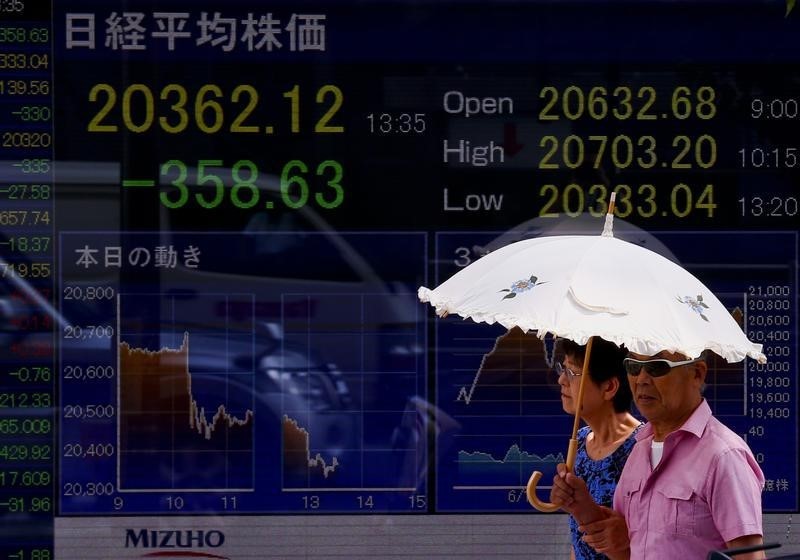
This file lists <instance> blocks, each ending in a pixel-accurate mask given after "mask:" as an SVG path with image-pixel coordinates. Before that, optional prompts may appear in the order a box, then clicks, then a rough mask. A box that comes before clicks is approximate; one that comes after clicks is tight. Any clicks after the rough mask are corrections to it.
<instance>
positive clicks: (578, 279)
mask: <svg viewBox="0 0 800 560" xmlns="http://www.w3.org/2000/svg"><path fill="white" fill-rule="evenodd" d="M418 295H419V298H420V300H422V301H423V302H430V303H431V305H433V306H434V307H435V308H436V312H437V313H438V314H439V315H440V316H442V315H448V314H458V315H460V316H462V317H464V318H470V319H472V320H474V321H477V322H485V323H489V324H492V323H500V324H501V325H503V326H505V327H507V328H512V327H515V326H516V327H520V328H522V329H523V330H525V331H535V332H536V333H537V334H538V336H539V337H544V336H545V335H546V334H547V333H552V334H553V335H556V336H559V337H564V338H569V339H571V340H574V341H575V342H577V343H578V344H586V342H587V341H588V340H589V338H590V337H591V336H594V335H597V336H601V337H603V338H605V339H606V340H609V341H611V342H614V343H615V344H617V345H622V344H624V345H625V346H626V347H627V348H628V350H630V351H632V352H635V353H637V354H644V355H652V354H657V353H658V352H660V351H662V350H667V351H670V352H680V353H681V354H685V355H686V356H689V357H697V356H699V355H700V354H701V353H702V352H703V350H706V349H709V350H712V351H713V352H715V353H716V354H718V355H719V356H721V357H722V358H724V359H725V360H726V361H728V362H737V361H741V360H743V359H744V358H745V356H750V357H751V358H754V359H756V360H758V361H760V362H765V361H766V358H765V356H764V354H763V353H762V352H761V345H760V344H754V343H752V342H750V341H749V340H748V339H747V337H746V336H745V334H744V332H742V329H741V327H740V326H739V325H738V323H736V321H735V320H734V319H733V317H732V316H731V313H730V311H729V310H728V309H727V308H726V307H725V306H724V305H723V304H722V303H721V302H720V301H719V299H717V297H716V296H715V295H714V294H713V293H711V291H710V290H709V289H708V288H707V287H706V286H705V285H703V283H702V282H700V281H699V280H698V279H697V278H696V277H695V276H693V275H692V274H691V273H689V272H688V271H687V270H685V269H684V268H682V267H681V266H679V265H677V264H675V263H674V262H672V261H670V260H668V259H666V258H664V257H662V256H661V255H659V254H657V253H654V252H653V251H650V250H648V249H645V248H643V247H640V246H639V245H634V244H633V243H628V242H626V241H622V240H620V239H616V238H615V237H613V236H612V235H610V234H609V233H606V234H604V235H596V236H588V235H564V236H551V237H539V238H535V239H528V240H524V241H518V242H516V243H511V244H509V245H506V246H505V247H502V248H500V249H497V250H496V251H493V252H491V253H489V254H488V255H485V256H483V257H481V258H480V259H478V260H477V261H475V262H474V263H473V264H471V265H469V266H468V267H466V268H464V269H463V270H461V271H459V272H458V273H456V274H455V275H453V276H452V277H451V278H450V279H448V280H447V281H446V282H444V283H443V284H441V285H440V286H439V287H437V288H436V289H434V290H430V289H428V288H425V287H422V288H420V289H419V294H418Z"/></svg>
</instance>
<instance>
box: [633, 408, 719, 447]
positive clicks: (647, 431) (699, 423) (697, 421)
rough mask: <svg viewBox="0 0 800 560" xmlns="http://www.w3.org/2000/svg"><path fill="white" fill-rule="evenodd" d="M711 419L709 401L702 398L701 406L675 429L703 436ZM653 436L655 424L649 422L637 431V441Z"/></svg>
mask: <svg viewBox="0 0 800 560" xmlns="http://www.w3.org/2000/svg"><path fill="white" fill-rule="evenodd" d="M710 419H711V407H710V406H708V401H706V400H705V399H703V400H702V402H701V403H700V406H698V407H697V408H695V409H694V412H692V414H691V416H689V418H687V419H686V422H684V423H683V425H682V426H681V427H680V428H678V429H677V430H675V431H676V432H680V431H683V432H689V433H690V434H694V435H695V436H696V437H698V438H699V437H702V435H703V432H704V431H705V429H706V426H707V425H708V421H709V420H710ZM651 437H653V426H652V425H651V424H650V422H648V423H647V424H645V425H644V426H643V427H642V429H641V430H639V431H638V432H637V433H636V441H643V440H645V439H647V438H651Z"/></svg>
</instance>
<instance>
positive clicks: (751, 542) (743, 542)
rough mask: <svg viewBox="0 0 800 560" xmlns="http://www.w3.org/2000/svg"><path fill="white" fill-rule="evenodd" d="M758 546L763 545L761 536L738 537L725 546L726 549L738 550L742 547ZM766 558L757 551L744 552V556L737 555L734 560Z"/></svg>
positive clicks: (761, 551) (762, 552) (760, 551)
mask: <svg viewBox="0 0 800 560" xmlns="http://www.w3.org/2000/svg"><path fill="white" fill-rule="evenodd" d="M760 544H764V539H763V538H761V535H746V536H744V537H738V538H736V539H733V540H732V541H728V542H726V543H725V546H726V547H728V548H739V547H743V546H756V545H760ZM766 557H767V556H766V555H765V553H764V551H763V550H759V551H758V552H746V553H744V554H737V555H736V556H735V558H736V560H764V558H766Z"/></svg>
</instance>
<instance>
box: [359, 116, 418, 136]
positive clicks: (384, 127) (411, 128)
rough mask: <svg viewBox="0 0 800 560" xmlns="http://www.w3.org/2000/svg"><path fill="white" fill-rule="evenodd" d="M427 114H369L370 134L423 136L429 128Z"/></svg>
mask: <svg viewBox="0 0 800 560" xmlns="http://www.w3.org/2000/svg"><path fill="white" fill-rule="evenodd" d="M427 118H428V115H427V114H425V113H368V114H367V122H368V123H369V132H370V134H422V133H424V132H425V131H426V130H427V128H428V122H427Z"/></svg>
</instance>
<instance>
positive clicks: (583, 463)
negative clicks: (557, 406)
mask: <svg viewBox="0 0 800 560" xmlns="http://www.w3.org/2000/svg"><path fill="white" fill-rule="evenodd" d="M642 425H643V424H640V425H639V426H637V427H636V429H635V430H633V432H632V433H631V435H630V436H629V437H628V439H626V440H625V441H624V442H622V445H620V446H619V447H617V448H616V449H615V450H614V452H613V453H612V454H611V455H609V456H607V457H605V458H603V459H600V460H599V461H595V460H594V459H592V458H591V457H589V454H588V453H586V436H588V435H589V433H590V430H589V426H584V427H583V428H581V429H580V430H578V452H577V454H576V455H575V475H576V476H579V477H581V478H582V479H583V480H584V481H585V482H586V486H587V487H588V488H589V493H590V494H591V495H592V498H593V499H594V501H595V503H596V504H599V505H601V506H606V507H611V506H612V503H613V501H614V489H615V488H616V487H617V481H618V480H619V476H620V475H621V474H622V467H624V466H625V461H627V460H628V455H629V454H630V452H631V450H632V449H633V445H634V444H635V443H636V432H638V431H639V429H640V428H641V427H642ZM569 532H570V539H571V540H572V549H573V550H574V551H575V560H599V559H604V558H607V556H606V555H605V554H600V553H599V552H595V550H594V549H593V548H592V547H591V546H589V545H588V544H586V543H585V542H583V541H582V540H581V537H582V536H583V533H582V532H581V531H578V522H577V521H575V518H573V517H572V516H571V515H570V516H569Z"/></svg>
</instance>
